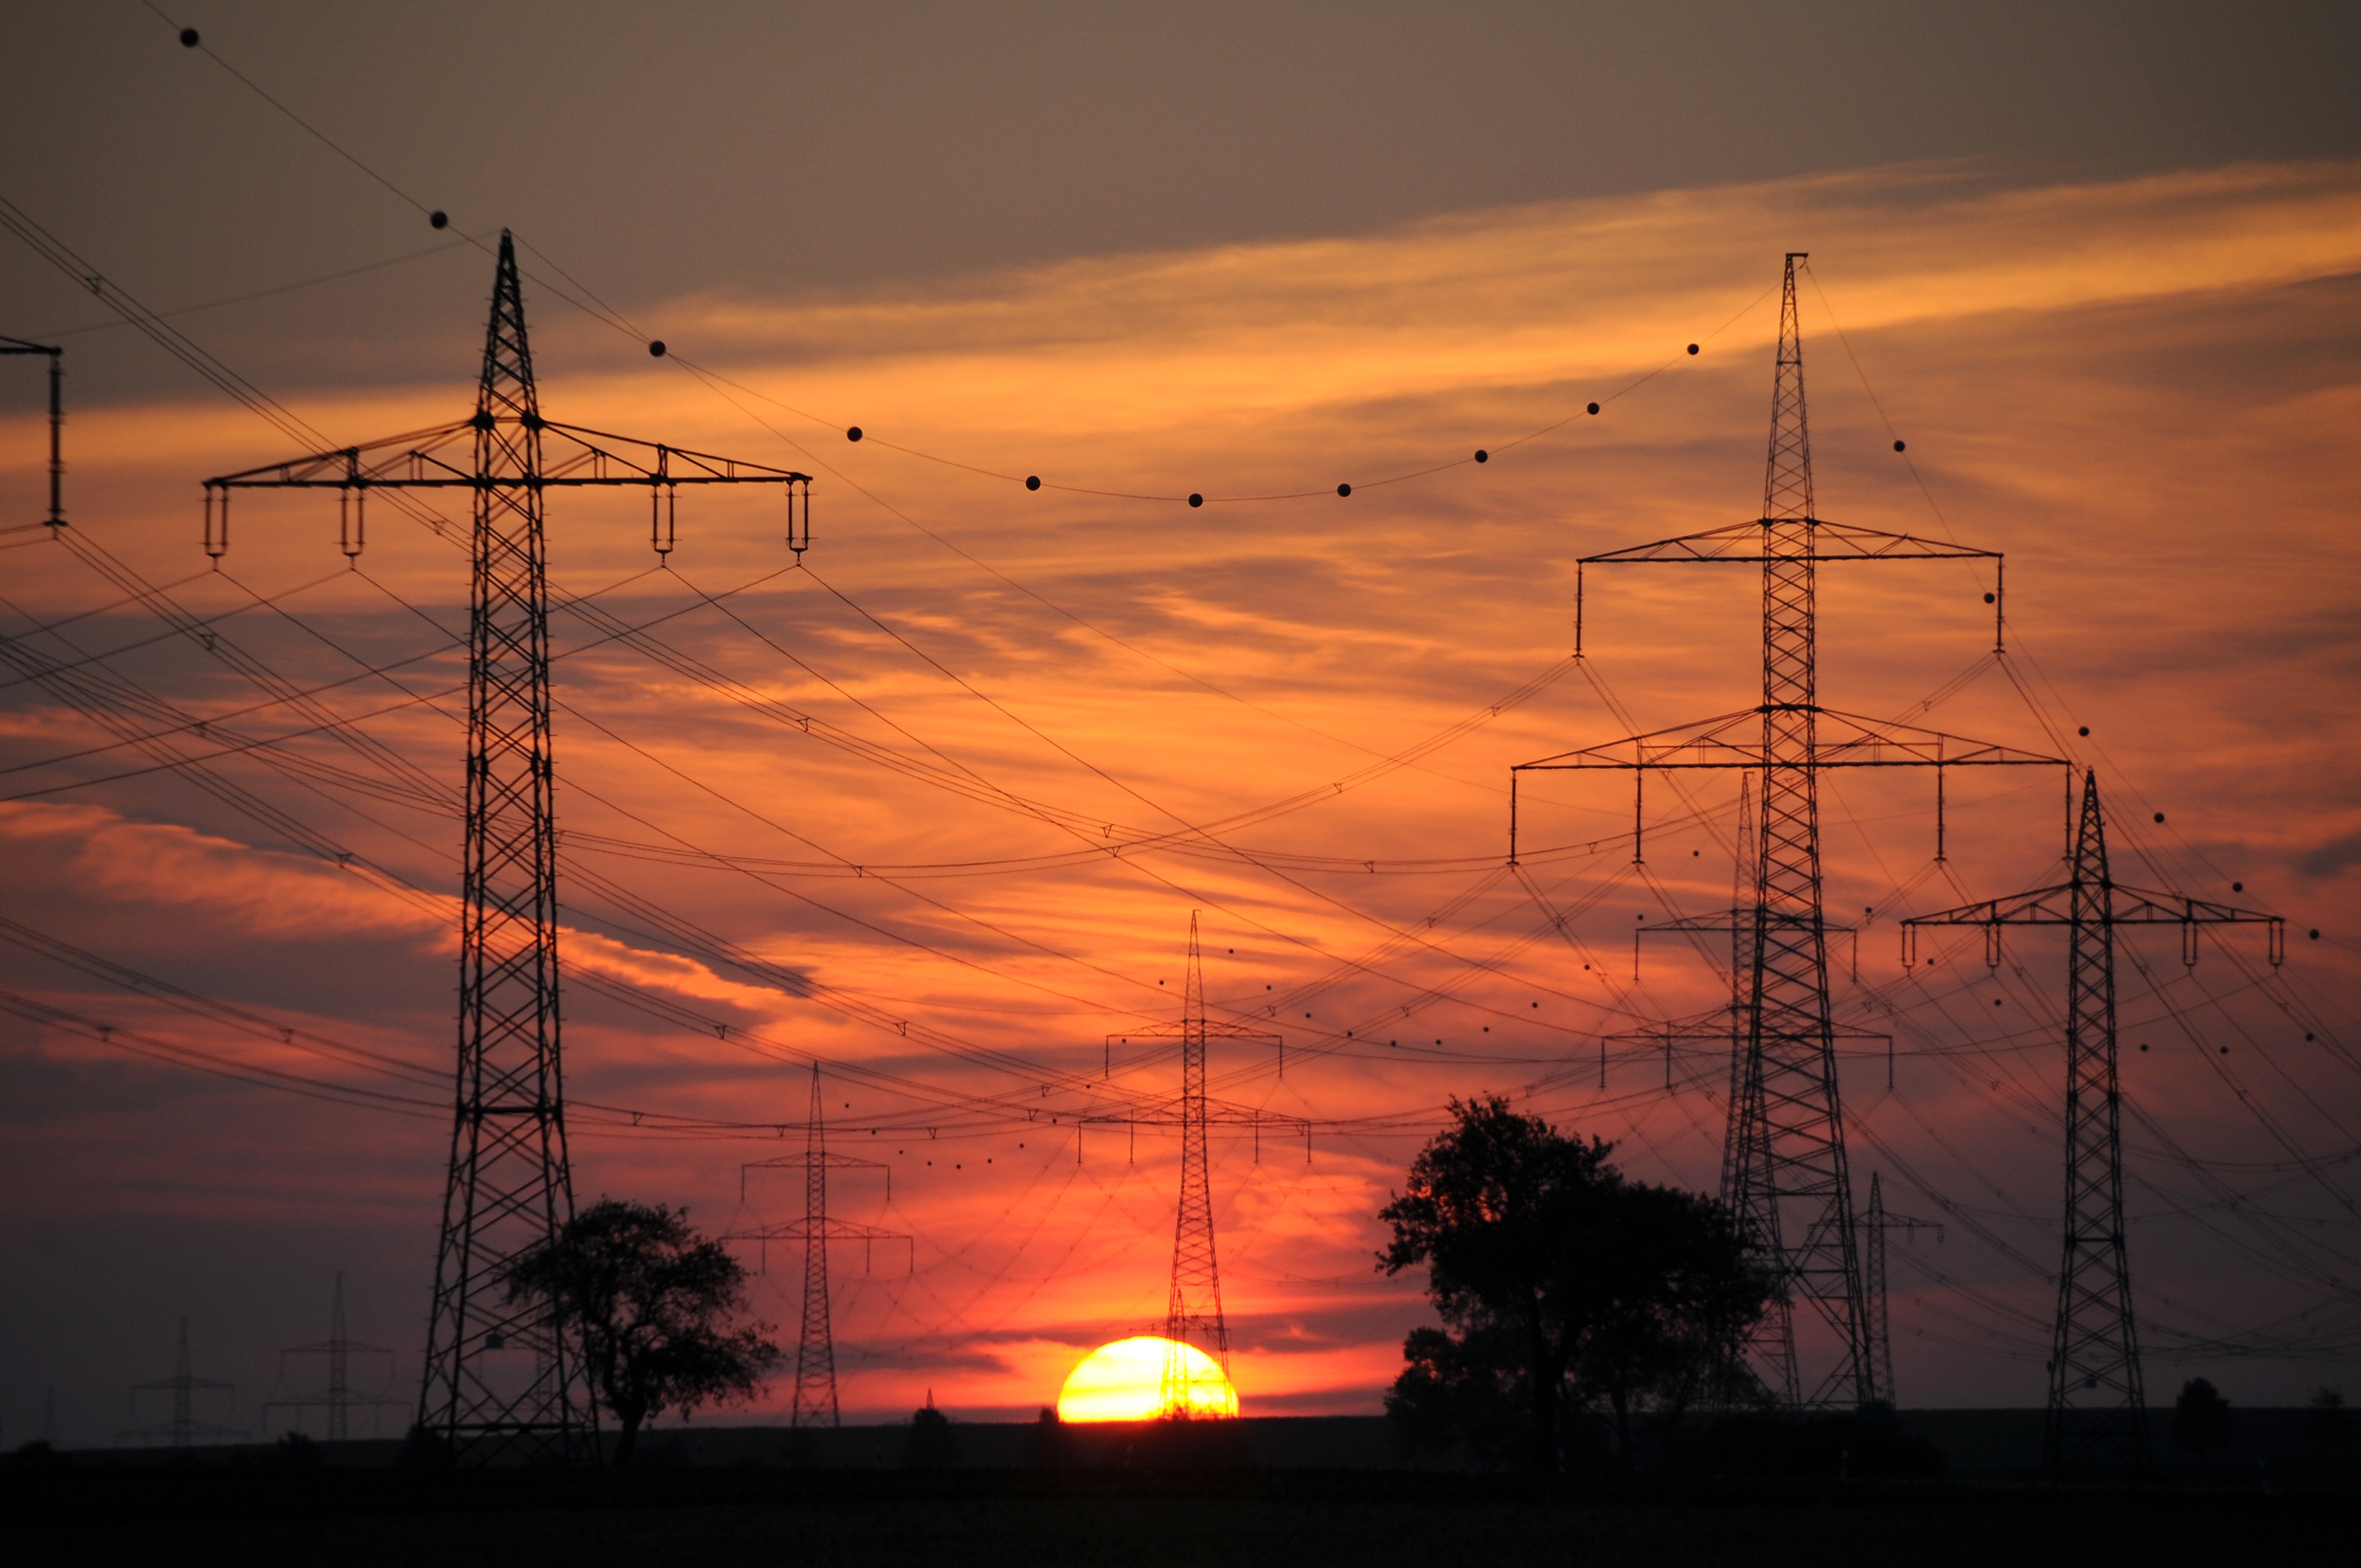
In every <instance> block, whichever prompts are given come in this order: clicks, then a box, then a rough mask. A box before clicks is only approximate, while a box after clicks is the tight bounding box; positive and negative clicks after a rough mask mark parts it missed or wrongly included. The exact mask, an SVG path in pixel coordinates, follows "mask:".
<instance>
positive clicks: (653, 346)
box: [648, 337, 664, 359]
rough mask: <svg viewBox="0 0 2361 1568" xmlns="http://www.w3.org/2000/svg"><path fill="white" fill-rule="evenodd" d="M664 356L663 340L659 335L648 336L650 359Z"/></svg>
mask: <svg viewBox="0 0 2361 1568" xmlns="http://www.w3.org/2000/svg"><path fill="white" fill-rule="evenodd" d="M648 357H649V358H651V359H662V358H663V357H664V339H663V338H660V337H656V338H650V339H649V340H648Z"/></svg>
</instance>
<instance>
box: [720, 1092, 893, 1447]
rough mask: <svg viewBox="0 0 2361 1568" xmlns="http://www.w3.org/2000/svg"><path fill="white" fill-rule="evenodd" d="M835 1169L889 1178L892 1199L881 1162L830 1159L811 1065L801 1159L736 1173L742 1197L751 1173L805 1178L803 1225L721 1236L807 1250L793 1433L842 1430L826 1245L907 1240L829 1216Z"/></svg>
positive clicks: (760, 1163) (758, 1163)
mask: <svg viewBox="0 0 2361 1568" xmlns="http://www.w3.org/2000/svg"><path fill="white" fill-rule="evenodd" d="M831 1166H832V1167H835V1168H838V1169H846V1168H862V1169H868V1170H883V1171H884V1172H886V1189H885V1193H886V1199H887V1201H889V1202H890V1201H892V1199H893V1191H894V1189H893V1171H892V1168H891V1167H889V1166H887V1165H885V1164H884V1162H883V1161H881V1160H873V1159H862V1158H860V1157H857V1156H853V1155H847V1154H830V1153H829V1149H828V1117H827V1113H826V1111H825V1109H824V1108H823V1105H822V1102H821V1091H820V1077H819V1064H818V1062H814V1063H813V1064H812V1081H811V1114H810V1116H809V1118H808V1119H807V1121H806V1122H805V1124H804V1152H803V1153H802V1154H801V1155H785V1156H782V1157H779V1158H777V1159H763V1160H754V1161H752V1162H750V1163H749V1164H747V1165H746V1166H744V1167H743V1168H741V1170H740V1172H739V1195H740V1196H741V1198H742V1197H743V1196H744V1195H745V1178H746V1174H747V1173H748V1172H750V1171H755V1170H794V1169H800V1170H801V1171H802V1172H803V1173H804V1217H803V1219H802V1220H801V1221H800V1222H793V1223H788V1224H785V1225H775V1226H771V1227H768V1228H766V1229H763V1230H758V1231H748V1232H742V1233H739V1234H734V1235H731V1236H728V1237H725V1238H723V1239H725V1240H730V1241H759V1242H762V1243H763V1244H765V1249H766V1252H767V1245H768V1244H769V1243H771V1242H774V1241H790V1240H801V1241H802V1243H803V1244H804V1308H803V1326H802V1331H801V1332H800V1333H799V1335H798V1336H797V1338H796V1402H795V1408H794V1409H792V1410H791V1411H790V1412H789V1413H788V1416H787V1424H788V1425H789V1426H791V1427H807V1426H829V1427H832V1426H837V1425H840V1424H841V1422H840V1416H839V1413H838V1406H837V1397H836V1335H835V1331H834V1328H833V1326H832V1324H831V1322H830V1318H829V1282H828V1244H829V1239H830V1238H831V1237H833V1238H834V1239H836V1240H839V1241H857V1242H860V1243H861V1244H862V1246H863V1247H864V1248H867V1247H869V1246H871V1245H874V1244H875V1243H877V1242H881V1241H901V1242H906V1241H908V1240H909V1239H910V1238H909V1237H908V1236H906V1235H905V1234H902V1233H901V1232H899V1231H883V1230H879V1229H877V1228H876V1227H875V1226H873V1225H862V1224H855V1223H852V1222H851V1221H847V1220H839V1219H835V1218H833V1217H831V1216H830V1215H829V1212H828V1173H829V1168H830V1167H831Z"/></svg>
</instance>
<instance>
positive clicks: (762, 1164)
mask: <svg viewBox="0 0 2361 1568" xmlns="http://www.w3.org/2000/svg"><path fill="white" fill-rule="evenodd" d="M798 1130H800V1129H798ZM787 1132H788V1129H787V1127H785V1125H782V1126H781V1127H780V1128H779V1135H780V1136H781V1137H785V1136H786V1135H787ZM814 1166H818V1167H820V1168H822V1169H826V1170H882V1171H884V1173H885V1201H887V1202H888V1203H891V1202H892V1201H894V1167H893V1165H892V1164H891V1163H890V1162H888V1161H885V1160H882V1159H862V1157H860V1156H859V1155H850V1154H838V1153H837V1152H836V1151H835V1150H833V1149H830V1150H828V1151H826V1152H824V1153H822V1154H818V1155H810V1154H788V1155H781V1156H779V1157H777V1158H776V1159H751V1160H748V1161H746V1162H745V1163H744V1164H743V1165H741V1166H740V1167H739V1168H738V1201H740V1202H741V1203H742V1202H744V1201H746V1178H747V1177H748V1175H750V1174H751V1173H752V1172H754V1171H757V1170H809V1169H810V1168H812V1167H814Z"/></svg>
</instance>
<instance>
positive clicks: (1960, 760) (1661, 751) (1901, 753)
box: [1510, 706, 2072, 773]
mask: <svg viewBox="0 0 2361 1568" xmlns="http://www.w3.org/2000/svg"><path fill="white" fill-rule="evenodd" d="M1811 711H1812V712H1813V713H1814V714H1815V715H1816V716H1817V718H1818V719H1819V720H1820V723H1821V726H1822V729H1821V730H1820V738H1819V740H1818V741H1817V745H1816V746H1815V747H1814V750H1813V758H1812V765H1813V766H1814V767H1818V768H1993V767H2049V768H2063V767H2070V766H2071V765H2072V764H2070V763H2069V762H2067V761H2066V760H2065V759H2064V758H2062V757H2048V756H2043V755H2042V754H2040V753H2039V752H2037V751H2018V750H2017V749H2016V748H2015V747H2012V746H2003V745H1999V744H1997V743H1995V742H1993V741H1986V740H1965V739H1963V738H1961V737H1960V736H1956V735H1946V734H1944V733H1942V732H1940V731H1939V730H1934V729H1919V728H1917V727H1916V725H1909V724H1897V723H1894V722H1891V721H1889V720H1885V719H1880V718H1868V717H1866V716H1864V715H1861V714H1856V713H1843V712H1839V710H1837V709H1835V708H1828V707H1814V708H1813V709H1812V710H1811ZM1762 720H1763V708H1762V707H1759V706H1758V707H1749V708H1743V709H1741V710H1740V711H1738V712H1735V713H1724V714H1717V715H1716V716H1714V717H1713V718H1703V719H1698V720H1697V721H1696V722H1694V723H1690V724H1684V725H1677V726H1675V727H1674V728H1672V729H1656V730H1651V731H1649V732H1648V733H1647V734H1644V735H1629V736H1625V737H1624V738H1623V739H1621V740H1609V741H1608V742H1606V743H1605V744H1604V745H1598V746H1587V747H1584V748H1582V749H1581V750H1579V751H1561V752H1559V753H1557V754H1556V755H1554V756H1549V757H1543V758H1540V759H1538V760H1537V761H1534V762H1519V763H1517V764H1515V765H1514V766H1513V767H1511V768H1510V773H1549V772H1559V771H1565V770H1574V769H1615V768H1620V769H1625V770H1646V769H1664V770H1671V769H1675V768H1680V769H1699V768H1744V769H1760V768H1762V767H1763V766H1764V765H1765V761H1764V758H1763V741H1762Z"/></svg>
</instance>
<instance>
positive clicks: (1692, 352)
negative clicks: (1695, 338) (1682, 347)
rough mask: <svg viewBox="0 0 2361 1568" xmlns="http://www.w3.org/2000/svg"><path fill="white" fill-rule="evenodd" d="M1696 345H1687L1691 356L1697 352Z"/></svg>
mask: <svg viewBox="0 0 2361 1568" xmlns="http://www.w3.org/2000/svg"><path fill="white" fill-rule="evenodd" d="M1689 352H1690V353H1691V354H1695V353H1696V352H1697V345H1696V344H1694V343H1692V344H1690V345H1689Z"/></svg>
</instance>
